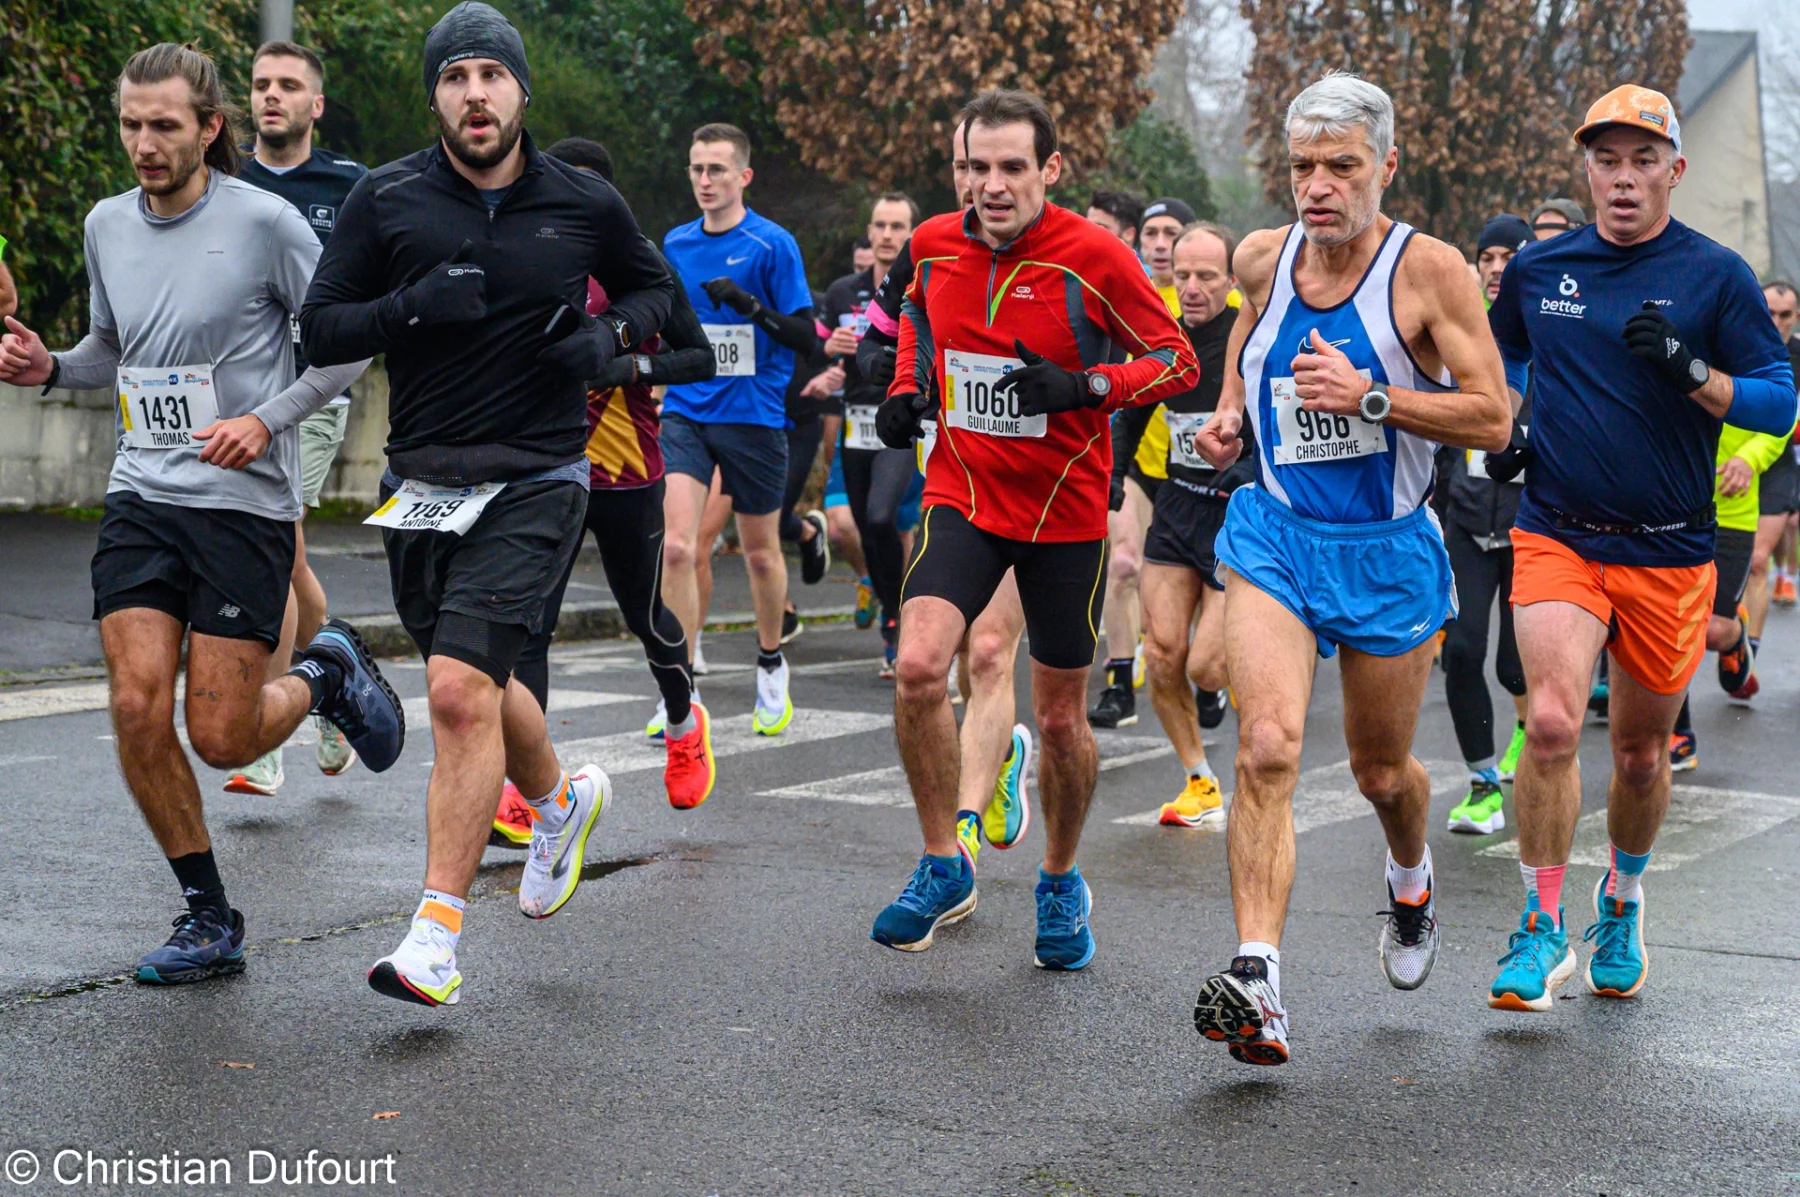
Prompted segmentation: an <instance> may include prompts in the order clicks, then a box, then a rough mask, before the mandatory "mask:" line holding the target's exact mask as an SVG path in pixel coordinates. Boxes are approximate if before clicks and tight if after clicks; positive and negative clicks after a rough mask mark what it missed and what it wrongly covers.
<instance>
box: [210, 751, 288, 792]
mask: <svg viewBox="0 0 1800 1197" xmlns="http://www.w3.org/2000/svg"><path fill="white" fill-rule="evenodd" d="M286 780H287V775H286V774H284V773H283V772H282V771H281V747H280V745H277V746H276V747H274V748H273V749H271V750H270V751H268V752H265V753H263V754H262V755H261V756H259V757H257V758H256V759H255V760H253V761H251V762H250V763H249V764H248V765H245V766H244V767H243V768H242V769H239V770H238V771H237V772H236V773H233V774H232V775H231V776H230V777H228V778H227V779H226V780H225V792H226V793H227V794H262V795H264V796H265V797H267V796H271V795H273V794H274V793H275V791H276V790H279V789H280V788H281V783H282V782H284V781H286Z"/></svg>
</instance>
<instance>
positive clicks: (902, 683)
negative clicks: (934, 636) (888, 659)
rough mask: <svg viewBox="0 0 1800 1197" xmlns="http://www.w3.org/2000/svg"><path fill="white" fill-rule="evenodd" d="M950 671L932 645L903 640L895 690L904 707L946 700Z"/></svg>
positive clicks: (897, 659)
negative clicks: (907, 704) (905, 704)
mask: <svg viewBox="0 0 1800 1197" xmlns="http://www.w3.org/2000/svg"><path fill="white" fill-rule="evenodd" d="M949 674H950V670H949V665H948V663H947V662H945V661H944V660H942V659H941V658H940V656H939V655H938V653H937V652H935V651H934V650H933V649H932V647H931V646H930V645H926V644H921V643H918V642H916V641H914V642H909V641H908V640H907V639H906V638H905V637H902V638H901V640H900V648H899V651H898V653H897V654H896V655H895V658H894V688H895V691H896V692H897V694H898V695H899V698H900V701H901V702H903V703H934V702H937V701H940V700H941V699H943V697H944V696H945V693H946V687H947V685H948V680H947V679H948V678H949Z"/></svg>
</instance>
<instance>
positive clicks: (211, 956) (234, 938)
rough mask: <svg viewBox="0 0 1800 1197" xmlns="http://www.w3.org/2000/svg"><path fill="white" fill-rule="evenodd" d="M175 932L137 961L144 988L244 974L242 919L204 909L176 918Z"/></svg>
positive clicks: (238, 915)
mask: <svg viewBox="0 0 1800 1197" xmlns="http://www.w3.org/2000/svg"><path fill="white" fill-rule="evenodd" d="M174 926H175V933H174V934H173V935H171V936H169V941H168V942H167V943H165V944H163V946H162V947H160V948H157V949H156V950H155V951H153V952H150V953H148V954H147V955H145V956H144V958H143V959H141V960H139V961H138V966H137V979H138V981H139V982H140V983H142V984H144V985H184V984H187V983H188V982H190V981H204V980H206V979H207V978H208V977H222V976H227V975H229V974H231V973H241V972H243V971H244V916H243V915H241V914H239V913H238V912H237V911H235V910H233V911H231V912H230V914H229V915H227V914H226V913H224V912H222V911H218V910H213V909H210V908H206V907H203V908H201V909H199V910H184V911H182V912H181V913H180V914H178V915H176V916H175V923H174Z"/></svg>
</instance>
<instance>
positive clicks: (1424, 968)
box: [1380, 879, 1438, 989]
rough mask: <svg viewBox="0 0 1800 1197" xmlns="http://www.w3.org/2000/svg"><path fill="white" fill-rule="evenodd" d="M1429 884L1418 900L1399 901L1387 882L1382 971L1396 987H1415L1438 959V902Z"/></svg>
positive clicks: (1382, 941) (1390, 983) (1423, 982)
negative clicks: (1432, 894)
mask: <svg viewBox="0 0 1800 1197" xmlns="http://www.w3.org/2000/svg"><path fill="white" fill-rule="evenodd" d="M1434 880H1435V879H1434ZM1431 888H1432V887H1429V886H1428V887H1427V888H1426V890H1425V896H1424V897H1423V898H1420V899H1419V900H1418V901H1417V902H1402V901H1401V900H1400V899H1398V898H1396V897H1395V896H1394V887H1393V886H1392V885H1390V886H1388V908H1387V909H1386V910H1384V911H1382V912H1381V913H1382V914H1383V915H1384V916H1386V919H1387V921H1386V922H1384V923H1382V924H1381V946H1380V952H1381V971H1382V972H1384V973H1386V974H1387V979H1388V984H1389V985H1392V986H1393V987H1394V988H1395V989H1417V988H1418V987H1419V986H1421V985H1423V984H1425V978H1426V977H1429V976H1430V975H1431V966H1432V965H1434V964H1436V963H1437V954H1438V924H1437V906H1436V904H1435V903H1434V902H1433V901H1432V900H1431Z"/></svg>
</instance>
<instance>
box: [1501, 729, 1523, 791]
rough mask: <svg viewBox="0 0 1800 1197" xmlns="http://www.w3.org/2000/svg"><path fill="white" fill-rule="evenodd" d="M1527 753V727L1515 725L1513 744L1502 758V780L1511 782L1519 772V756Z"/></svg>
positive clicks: (1507, 748) (1507, 747)
mask: <svg viewBox="0 0 1800 1197" xmlns="http://www.w3.org/2000/svg"><path fill="white" fill-rule="evenodd" d="M1524 751H1525V725H1524V724H1523V723H1515V724H1513V737H1512V743H1510V744H1508V745H1507V746H1506V752H1505V754H1504V755H1503V756H1501V758H1500V780H1501V781H1511V780H1512V779H1513V774H1515V773H1517V772H1518V771H1519V754H1520V753H1521V752H1524Z"/></svg>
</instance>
